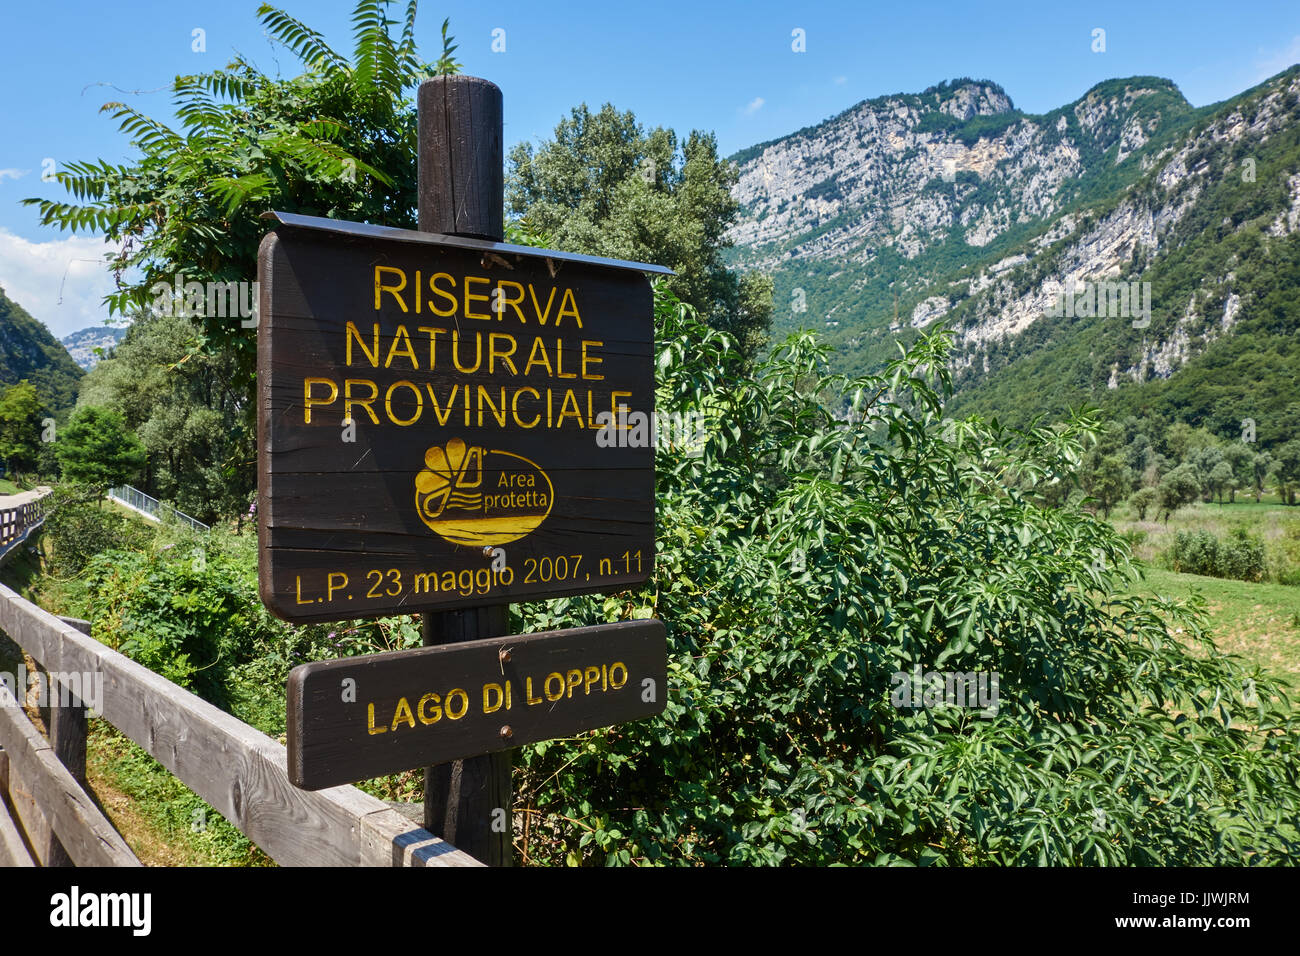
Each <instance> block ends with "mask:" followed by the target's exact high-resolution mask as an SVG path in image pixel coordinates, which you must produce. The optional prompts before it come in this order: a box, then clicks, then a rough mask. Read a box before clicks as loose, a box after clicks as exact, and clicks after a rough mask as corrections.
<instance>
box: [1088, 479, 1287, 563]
mask: <svg viewBox="0 0 1300 956" xmlns="http://www.w3.org/2000/svg"><path fill="white" fill-rule="evenodd" d="M1147 519H1148V520H1146V521H1139V520H1138V518H1137V515H1136V514H1135V513H1134V512H1133V511H1132V509H1131V508H1130V507H1129V506H1128V505H1127V504H1125V505H1122V506H1120V507H1118V508H1116V509H1115V510H1114V512H1112V513H1111V519H1110V520H1111V524H1113V525H1114V526H1115V527H1116V528H1117V529H1118V530H1119V531H1120V532H1122V533H1125V534H1127V535H1129V536H1130V537H1131V539H1132V540H1133V541H1134V545H1133V556H1134V557H1135V558H1137V559H1139V560H1141V561H1143V562H1145V563H1146V564H1148V565H1151V566H1153V567H1168V565H1167V564H1166V563H1165V557H1164V556H1165V553H1166V552H1167V551H1168V550H1169V548H1170V547H1171V546H1172V545H1173V542H1174V535H1175V534H1176V533H1177V532H1179V531H1209V532H1211V533H1212V534H1214V535H1215V536H1216V537H1218V538H1220V539H1225V538H1227V537H1228V535H1229V534H1231V532H1232V531H1233V530H1234V529H1237V528H1244V529H1245V530H1246V531H1248V532H1249V533H1250V534H1252V535H1255V536H1257V537H1259V538H1261V539H1262V540H1263V542H1264V554H1265V558H1266V560H1267V562H1268V578H1267V579H1268V580H1269V581H1273V582H1277V583H1292V584H1300V506H1295V507H1287V506H1286V505H1284V504H1281V503H1279V502H1277V501H1269V500H1268V499H1267V498H1266V499H1265V500H1264V501H1262V502H1260V503H1258V504H1256V503H1255V501H1254V500H1253V499H1250V500H1246V499H1243V498H1241V497H1238V499H1237V503H1236V504H1224V505H1219V504H1206V503H1205V502H1197V503H1196V504H1194V505H1191V506H1189V507H1186V508H1182V509H1180V510H1178V511H1176V512H1174V514H1173V516H1172V517H1171V518H1170V519H1169V521H1168V523H1166V522H1163V521H1155V520H1151V515H1150V513H1148V514H1147Z"/></svg>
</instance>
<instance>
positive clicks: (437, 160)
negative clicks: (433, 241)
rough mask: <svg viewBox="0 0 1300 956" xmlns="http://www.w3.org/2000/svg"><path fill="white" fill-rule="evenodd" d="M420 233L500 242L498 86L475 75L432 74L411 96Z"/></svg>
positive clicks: (501, 171) (502, 227)
mask: <svg viewBox="0 0 1300 956" xmlns="http://www.w3.org/2000/svg"><path fill="white" fill-rule="evenodd" d="M416 106H417V109H418V111H419V112H418V121H419V129H420V183H419V204H420V231H421V232H441V233H447V234H449V235H458V236H475V237H477V238H480V239H490V240H493V241H496V242H500V241H501V238H502V235H503V233H504V231H505V206H504V203H503V202H502V197H503V195H504V193H505V181H504V175H505V164H504V162H503V160H504V144H503V136H502V130H503V125H502V124H503V115H502V97H501V90H500V89H499V88H498V87H497V85H496V84H495V83H492V82H491V81H489V80H484V79H481V78H480V77H476V76H435V77H432V78H431V79H427V80H425V81H423V82H422V83H421V84H420V86H419V89H418V91H417V94H416Z"/></svg>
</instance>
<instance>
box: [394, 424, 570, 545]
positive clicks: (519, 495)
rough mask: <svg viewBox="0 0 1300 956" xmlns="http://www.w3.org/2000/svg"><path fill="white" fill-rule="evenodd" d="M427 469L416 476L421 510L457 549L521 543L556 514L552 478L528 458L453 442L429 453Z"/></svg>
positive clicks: (422, 516) (417, 503) (423, 518)
mask: <svg viewBox="0 0 1300 956" xmlns="http://www.w3.org/2000/svg"><path fill="white" fill-rule="evenodd" d="M424 465H425V467H424V470H423V471H421V472H420V473H419V474H418V475H416V476H415V509H416V511H417V512H419V515H420V520H421V521H423V522H424V523H425V524H426V525H427V526H428V527H429V528H430V529H431V530H432V531H434V532H436V533H437V534H438V535H439V536H440V537H442V538H444V539H446V540H447V541H450V542H451V543H452V544H465V545H485V546H493V545H499V544H506V543H507V542H510V541H518V540H519V539H520V538H522V537H524V536H525V535H528V534H530V533H531V532H533V531H535V530H536V529H537V527H538V526H539V525H541V523H542V522H543V521H545V520H546V516H547V515H548V514H550V513H551V505H552V503H553V502H554V500H555V492H554V489H553V488H552V487H551V479H550V478H549V477H548V476H547V474H546V472H544V471H543V470H542V469H541V468H540V467H539V466H538V465H537V464H536V463H535V462H532V461H529V460H528V459H527V458H525V457H523V456H522V455H516V454H514V453H513V452H508V451H498V450H489V449H487V448H484V447H483V446H481V445H466V444H465V442H463V441H462V440H461V439H459V438H453V439H451V440H450V441H448V442H447V444H446V446H445V447H442V446H437V445H435V446H434V447H432V448H430V449H429V450H428V451H426V452H425V453H424Z"/></svg>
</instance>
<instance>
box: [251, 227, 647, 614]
mask: <svg viewBox="0 0 1300 956" xmlns="http://www.w3.org/2000/svg"><path fill="white" fill-rule="evenodd" d="M376 266H382V267H384V268H391V269H394V270H397V272H396V273H394V275H396V274H398V273H400V274H401V275H402V276H405V277H407V279H406V281H407V283H408V284H407V286H406V288H405V290H404V291H403V293H402V294H403V296H405V298H404V299H403V300H402V302H401V303H399V301H398V298H397V297H395V296H394V295H392V294H389V293H383V294H381V295H380V299H379V303H380V307H379V308H378V309H376V291H375V268H376ZM258 271H259V279H260V282H261V301H262V306H261V313H260V314H261V322H260V325H259V332H258V396H259V398H258V402H259V415H258V418H259V439H258V440H259V453H258V468H259V481H258V484H259V500H258V532H259V553H260V555H261V561H262V563H261V568H260V575H259V577H260V581H261V588H262V598H263V600H264V601H265V603H266V604H267V606H268V607H269V608H270V609H271V610H272V611H274V612H275V613H276V614H278V615H279V616H281V617H283V618H286V619H288V620H296V621H310V620H337V619H350V618H357V617H371V616H378V615H385V614H402V613H414V612H419V611H426V610H438V609H445V608H455V607H468V606H475V605H482V604H499V603H509V602H512V601H517V600H537V599H542V598H550V597H556V596H560V595H565V594H580V593H592V592H598V591H612V590H620V589H623V588H627V587H630V586H633V585H635V584H639V583H641V582H643V581H645V580H647V579H648V577H649V575H650V573H651V570H652V567H653V560H654V447H653V435H652V433H651V430H649V429H648V428H647V430H646V431H645V432H644V434H643V435H642V436H641V438H642V439H643V444H640V445H624V446H623V447H602V446H601V444H600V442H598V440H597V439H598V433H599V431H600V427H599V426H600V422H599V421H598V418H599V416H600V415H601V414H602V413H610V412H611V410H612V409H616V408H619V407H624V408H626V410H627V414H628V416H629V418H630V416H633V415H644V416H645V417H646V422H647V423H648V422H649V421H650V420H651V416H652V415H653V413H654V370H653V328H652V326H653V321H652V301H651V291H650V287H649V283H648V282H647V281H646V279H645V277H644V276H642V275H638V274H636V273H633V272H628V271H626V270H615V269H609V268H600V267H597V266H590V265H585V264H578V263H568V264H565V265H564V266H563V268H562V269H561V270H560V271H559V273H558V274H557V275H555V276H552V275H551V274H550V272H549V270H548V268H547V265H546V260H542V259H537V258H532V257H524V256H514V257H505V258H502V257H494V259H493V261H488V260H484V259H480V257H479V256H478V255H477V254H476V253H473V252H470V251H468V250H464V249H455V248H450V247H438V246H415V245H412V244H410V243H402V242H397V241H392V240H379V239H373V238H367V239H364V240H361V239H357V238H354V237H348V236H342V235H336V234H332V233H324V232H321V231H310V230H301V229H298V230H295V229H293V228H291V227H287V226H281V227H279V228H278V229H277V230H276V232H275V233H272V234H271V236H270V237H268V239H267V240H265V241H264V242H263V244H262V247H261V253H260V256H259V268H258ZM417 273H419V275H420V277H421V288H422V289H424V290H425V291H424V293H422V296H424V301H423V302H422V303H421V306H422V311H419V312H418V313H417V311H416V305H417V303H416V302H415V299H414V297H413V293H412V287H413V286H414V285H415V277H416V274H417ZM435 273H441V274H444V275H446V276H450V277H453V278H455V279H456V281H457V282H458V285H457V288H461V289H462V290H463V288H464V282H463V279H464V278H466V277H473V276H481V277H486V278H487V279H488V280H489V281H490V283H496V282H498V281H504V282H510V283H517V284H518V287H519V288H523V289H527V290H531V291H530V292H529V293H528V294H527V295H526V297H525V299H524V300H522V302H521V304H520V312H519V314H516V313H515V312H514V310H513V308H506V309H504V310H503V311H502V312H501V313H500V314H499V315H497V314H490V313H489V312H488V311H484V312H481V313H480V312H478V311H476V310H478V309H484V310H487V309H488V308H489V307H488V305H487V304H486V303H485V302H477V303H475V302H470V303H468V305H467V304H466V301H465V300H464V298H463V296H462V297H461V299H460V300H459V303H460V304H459V305H458V306H457V307H456V310H455V311H456V314H454V315H449V316H444V317H440V316H437V315H434V314H432V313H431V312H429V311H428V308H429V304H430V303H429V298H428V297H429V296H431V293H429V292H428V283H429V281H430V277H431V276H432V275H434V274H435ZM386 281H387V280H386ZM392 281H393V282H394V283H396V282H397V280H396V279H393V280H392ZM444 285H445V283H444ZM473 288H474V289H476V290H478V292H479V293H485V292H486V290H487V289H488V288H489V286H488V285H482V286H479V285H475V286H474V287H473ZM491 288H504V289H506V291H507V293H508V294H509V295H510V296H514V295H515V294H516V290H515V286H509V287H505V286H501V287H498V286H496V285H492V286H491ZM565 290H570V291H572V293H573V302H574V303H575V304H576V307H577V310H578V313H579V315H580V316H581V319H582V326H581V328H579V327H578V324H577V322H576V321H575V320H574V319H573V318H569V319H567V320H566V321H564V322H563V323H561V324H560V325H558V326H557V325H556V319H557V316H558V312H559V308H560V305H561V303H562V301H563V299H564V294H565ZM534 292H535V293H536V296H537V300H538V301H537V308H536V309H535V308H534V303H533V302H532V294H533V293H534ZM552 295H553V296H554V298H553V304H550V305H549V314H548V303H550V302H552V298H551V297H552ZM402 304H405V306H406V311H403V309H402V308H401V305H402ZM447 308H449V309H450V308H451V306H449V305H448V306H447ZM474 315H485V316H488V317H487V318H475V317H473V316H474ZM521 315H522V317H523V318H522V319H521ZM543 315H545V316H546V325H544V326H543V325H542V324H541V323H540V316H543ZM348 323H351V324H352V328H353V329H354V330H355V331H353V332H349V331H348ZM420 329H424V330H426V331H423V332H422V331H420ZM453 334H454V335H455V336H456V338H455V344H454V345H453V338H452V337H453ZM462 335H463V336H464V338H463V339H462V338H461V336H462ZM584 342H585V343H586V345H585V346H584ZM349 343H351V345H350V346H349ZM597 343H598V344H597ZM349 347H350V349H351V351H350V353H349ZM584 350H585V351H584ZM507 353H510V354H509V355H507ZM584 354H585V355H586V356H587V361H586V364H585V365H584V360H583V356H584ZM349 356H350V359H351V361H350V362H349ZM390 359H391V361H390ZM597 359H599V361H596V360H597ZM457 363H459V365H458V364H457ZM530 363H531V365H530ZM584 369H585V373H586V375H587V376H588V377H586V378H583V377H582V376H583V374H584ZM596 376H600V377H599V378H597V377H596ZM309 379H315V380H318V381H316V382H314V383H311V382H309V381H308V380H309ZM349 380H352V381H353V383H354V384H353V385H352V386H349V385H348V384H347V383H348V381H349ZM349 388H351V394H352V396H353V398H354V399H355V398H366V397H368V396H370V395H371V394H372V391H373V393H374V394H375V395H376V396H377V397H375V398H373V399H371V401H370V404H369V405H362V404H356V403H354V404H353V405H352V406H351V407H350V409H349V408H348V407H347V395H348V390H349ZM309 396H310V399H311V402H312V404H311V407H310V421H308V420H307V417H308V411H309V409H308V407H307V406H308V397H309ZM331 398H332V400H327V399H331ZM349 410H350V412H351V415H350V416H349V415H348V412H349ZM349 419H350V420H351V421H352V422H353V423H354V427H353V428H352V429H351V430H350V431H348V430H346V429H345V422H346V421H347V420H349ZM635 421H636V419H630V421H629V422H628V424H629V425H631V424H632V423H634V422H635ZM403 422H410V424H401V423H403ZM548 423H549V425H550V427H548ZM623 437H625V438H632V439H635V437H636V436H634V435H633V433H632V432H630V431H628V432H626V433H625V435H624V436H623ZM452 443H463V447H465V448H467V449H469V450H470V458H469V459H468V460H467V462H466V464H465V465H464V469H465V471H464V474H463V475H461V474H455V475H453V477H452V484H453V486H454V487H453V488H452V490H454V491H457V492H461V491H464V492H465V493H466V496H467V497H468V498H472V499H473V500H474V502H475V503H474V504H467V503H465V502H464V501H460V502H453V501H450V500H449V501H448V502H447V504H446V512H445V514H446V516H448V517H447V518H445V519H443V520H442V523H441V525H439V526H437V527H435V525H434V524H430V523H429V521H430V520H435V519H428V520H426V518H425V517H422V514H421V510H420V509H421V508H422V507H426V506H427V504H428V501H429V499H421V498H420V497H419V496H418V494H417V484H416V483H417V479H420V476H421V475H422V474H430V473H431V472H430V469H429V464H428V462H429V460H430V459H429V456H430V455H438V454H441V453H440V452H439V451H438V449H450V448H451V447H452ZM476 450H477V451H476ZM453 471H454V469H453ZM471 478H472V481H471ZM522 480H527V481H528V482H530V483H531V484H530V486H529V491H531V492H533V498H531V499H529V500H532V501H538V502H540V501H542V500H543V497H544V498H545V500H546V502H547V504H546V506H545V508H542V506H541V505H536V506H533V505H528V506H523V505H520V506H515V505H500V504H498V503H499V502H501V501H503V500H505V496H509V495H510V494H511V493H512V490H513V489H512V487H511V482H517V481H522ZM462 482H465V483H466V484H464V485H462ZM526 493H527V492H525V494H526ZM473 509H479V510H473ZM494 509H495V510H494ZM521 514H526V515H527V516H529V517H531V518H533V519H535V523H534V524H533V525H532V526H531V527H530V529H529V530H524V531H522V532H521V533H522V537H519V536H515V537H508V536H506V535H504V534H502V533H501V532H498V531H488V530H484V529H485V528H487V526H488V525H489V524H490V521H489V519H501V520H514V519H517V518H518V516H519V515H521ZM451 518H454V519H455V520H450V519H451ZM435 523H436V521H435ZM495 536H501V537H503V538H504V540H501V541H500V542H499V543H498V542H497V541H496V537H495ZM485 544H486V545H488V546H498V544H499V547H501V548H502V549H503V551H504V561H505V568H506V569H508V571H506V572H504V573H500V574H496V575H493V576H492V577H491V578H490V579H489V580H488V581H487V583H485V584H484V585H482V586H480V585H478V584H475V585H474V586H472V587H465V586H462V585H460V584H459V583H458V584H457V585H456V586H453V587H447V586H445V584H443V583H442V582H444V581H445V578H444V576H445V574H446V573H447V572H452V573H453V574H455V575H456V576H457V580H458V581H459V580H460V578H459V576H460V575H461V574H462V572H468V573H469V574H471V575H475V574H477V573H478V572H480V571H483V570H485V569H488V568H489V567H490V565H491V562H492V558H491V556H490V555H485V554H484V550H483V549H484V546H485ZM575 556H580V557H581V561H582V566H581V568H580V569H573V566H574V565H575V564H577V561H576V560H575ZM625 556H626V557H625ZM559 557H564V559H565V567H566V570H567V571H568V572H569V573H566V575H564V576H563V577H561V576H559V575H557V574H553V573H550V572H548V573H546V574H543V573H542V572H541V570H540V568H539V567H538V564H539V562H541V561H542V559H548V560H549V561H551V562H554V561H555V559H556V558H559ZM570 569H572V570H570ZM390 572H391V575H392V576H391V577H390ZM331 575H337V576H336V577H331ZM422 576H424V577H422ZM428 576H433V577H432V578H430V577H428ZM544 577H545V578H547V579H546V580H543V578H544ZM431 580H432V581H435V582H439V584H438V585H437V586H431V584H430V581H431ZM344 581H346V584H343V585H341V586H339V585H340V582H344Z"/></svg>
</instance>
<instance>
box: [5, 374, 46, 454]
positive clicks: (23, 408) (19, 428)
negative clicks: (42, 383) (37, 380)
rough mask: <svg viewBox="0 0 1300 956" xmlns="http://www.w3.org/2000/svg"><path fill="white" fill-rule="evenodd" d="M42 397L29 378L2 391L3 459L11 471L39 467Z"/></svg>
mask: <svg viewBox="0 0 1300 956" xmlns="http://www.w3.org/2000/svg"><path fill="white" fill-rule="evenodd" d="M41 409H42V405H41V400H40V398H39V397H38V396H37V394H36V386H35V385H32V384H31V383H30V382H28V381H27V380H26V379H23V380H22V381H21V382H18V383H16V384H14V385H10V386H9V387H8V388H6V389H5V390H4V391H3V392H0V462H4V464H5V467H6V468H7V469H8V470H9V472H10V473H11V474H14V475H18V474H21V473H24V472H31V471H35V470H36V466H37V463H38V462H39V461H40V454H41V432H42V425H41Z"/></svg>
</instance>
